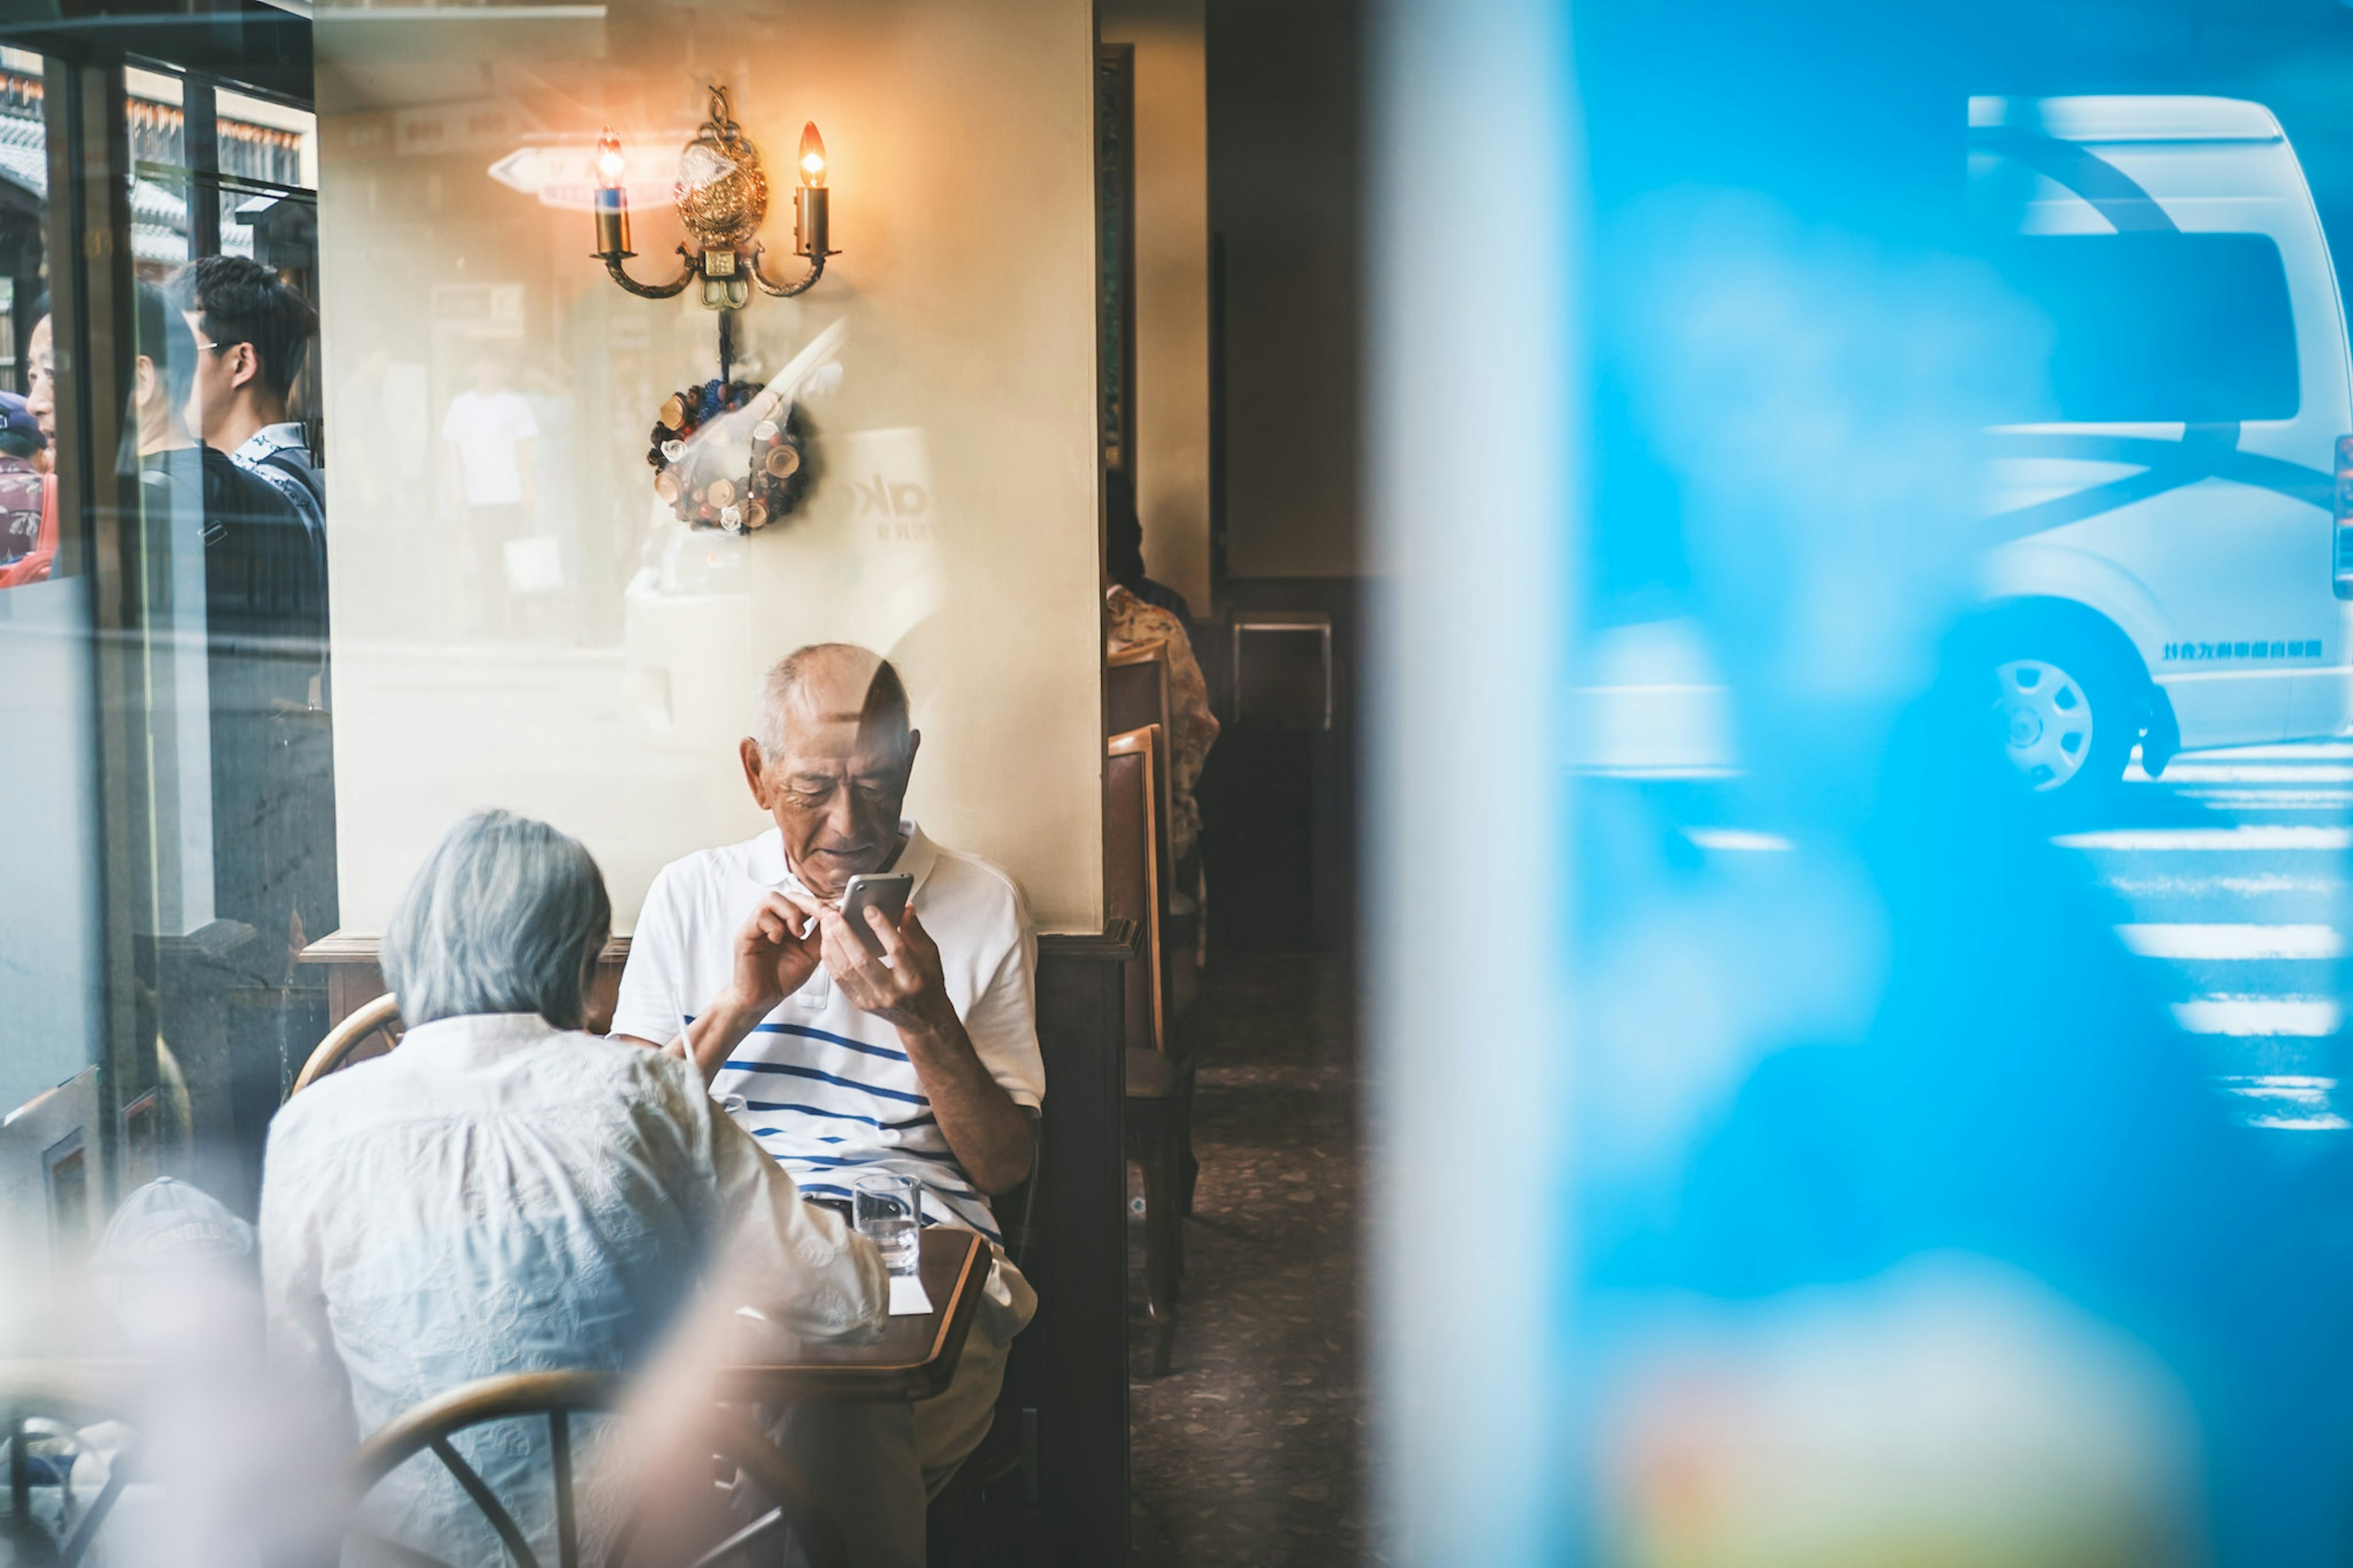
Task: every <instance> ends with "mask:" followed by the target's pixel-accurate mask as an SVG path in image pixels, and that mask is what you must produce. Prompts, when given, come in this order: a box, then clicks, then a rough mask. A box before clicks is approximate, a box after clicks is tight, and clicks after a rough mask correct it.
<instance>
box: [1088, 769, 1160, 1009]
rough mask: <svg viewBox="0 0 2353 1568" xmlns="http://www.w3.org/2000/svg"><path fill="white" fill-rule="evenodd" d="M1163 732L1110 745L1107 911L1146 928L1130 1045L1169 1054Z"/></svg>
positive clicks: (1130, 1002) (1131, 992)
mask: <svg viewBox="0 0 2353 1568" xmlns="http://www.w3.org/2000/svg"><path fill="white" fill-rule="evenodd" d="M1157 730H1158V726H1156V725H1151V724H1147V725H1145V727H1144V728H1143V729H1141V730H1130V731H1127V732H1126V733H1125V734H1122V735H1113V737H1112V738H1111V742H1110V743H1109V744H1108V745H1107V746H1105V747H1104V759H1103V787H1104V793H1105V795H1106V801H1105V810H1104V814H1103V830H1104V832H1103V913H1104V914H1105V915H1106V916H1107V917H1109V918H1111V919H1113V920H1131V921H1135V922H1136V923H1137V924H1138V925H1141V926H1142V927H1143V928H1144V934H1145V943H1144V952H1142V954H1140V955H1139V958H1138V961H1137V962H1136V963H1131V964H1129V965H1128V966H1127V980H1126V991H1127V1014H1126V1016H1127V1030H1126V1034H1127V1042H1126V1043H1127V1044H1129V1045H1131V1046H1141V1047H1150V1048H1151V1049H1153V1050H1155V1051H1156V1050H1160V1049H1163V1048H1165V1035H1164V1032H1163V1028H1162V1020H1163V1018H1164V1017H1165V1016H1166V1013H1165V1011H1164V1003H1163V999H1162V989H1161V974H1160V964H1161V953H1160V910H1161V908H1162V905H1161V899H1162V896H1163V895H1162V892H1161V882H1160V846H1159V843H1158V837H1159V833H1158V828H1159V820H1158V813H1157V811H1156V810H1155V800H1154V795H1155V779H1154V772H1155V770H1154V766H1153V764H1154V762H1155V752H1157V751H1158V750H1159V746H1158V743H1157V742H1158V740H1159V736H1158V734H1157Z"/></svg>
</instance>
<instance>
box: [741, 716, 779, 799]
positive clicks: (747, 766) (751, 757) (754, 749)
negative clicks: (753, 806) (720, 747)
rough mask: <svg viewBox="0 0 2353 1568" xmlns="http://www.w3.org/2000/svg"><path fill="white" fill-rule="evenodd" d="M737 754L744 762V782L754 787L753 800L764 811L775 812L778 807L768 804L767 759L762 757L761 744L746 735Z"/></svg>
mask: <svg viewBox="0 0 2353 1568" xmlns="http://www.w3.org/2000/svg"><path fill="white" fill-rule="evenodd" d="M735 754H736V755H737V756H739V757H741V758H742V759H743V760H744V783H745V784H750V785H751V786H752V798H753V799H754V800H755V801H757V802H759V803H760V809H761V810H762V811H774V810H775V809H776V807H775V806H773V805H769V804H768V778H767V759H766V758H765V757H763V756H761V755H760V742H757V741H755V740H754V739H752V737H751V736H749V735H746V736H744V739H743V741H742V742H740V743H739V744H738V745H737V746H736V748H735Z"/></svg>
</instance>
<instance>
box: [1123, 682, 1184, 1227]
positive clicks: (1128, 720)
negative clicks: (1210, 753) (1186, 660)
mask: <svg viewBox="0 0 2353 1568" xmlns="http://www.w3.org/2000/svg"><path fill="white" fill-rule="evenodd" d="M1175 711H1176V710H1175V699H1174V698H1173V697H1172V696H1171V695H1170V685H1169V678H1168V645H1167V644H1166V643H1165V642H1161V641H1158V640H1155V641H1152V642H1144V643H1137V644H1136V645H1135V646H1134V647H1127V648H1122V649H1121V650H1120V651H1119V652H1117V653H1114V654H1109V655H1106V656H1105V657H1104V659H1103V714H1104V720H1105V722H1106V723H1107V724H1108V726H1109V728H1110V731H1111V733H1113V734H1114V735H1118V734H1124V733H1129V732H1132V731H1137V730H1144V729H1155V730H1156V731H1157V733H1158V738H1157V740H1156V741H1155V743H1154V745H1153V754H1152V769H1153V776H1154V792H1153V793H1154V796H1155V811H1156V812H1157V814H1158V816H1159V818H1160V843H1159V847H1158V849H1157V851H1156V854H1157V857H1158V860H1159V870H1160V944H1161V951H1162V958H1161V962H1160V973H1161V1000H1162V1004H1163V1007H1164V1010H1165V1012H1166V1025H1165V1026H1164V1027H1166V1028H1167V1029H1174V1028H1175V1027H1176V1026H1178V1025H1179V1024H1180V1023H1181V1022H1182V1021H1183V1020H1184V1019H1185V1018H1187V1016H1190V1014H1191V1013H1192V1010H1193V999H1194V995H1195V993H1196V991H1197V990H1198V975H1197V974H1196V970H1197V968H1198V963H1199V950H1200V901H1199V900H1198V899H1196V898H1195V897H1194V895H1193V893H1192V891H1191V890H1189V888H1188V884H1189V883H1191V881H1192V880H1193V873H1192V870H1191V868H1190V867H1189V865H1188V866H1180V865H1178V864H1177V863H1176V844H1175V840H1174V838H1173V837H1171V830H1170V824H1171V823H1173V822H1174V821H1175V820H1176V796H1175V790H1176V766H1175V764H1174V763H1172V762H1171V760H1170V755H1171V748H1172V747H1173V746H1174V745H1175V743H1176V742H1175V737H1176V720H1175ZM1188 1206H1189V1205H1188Z"/></svg>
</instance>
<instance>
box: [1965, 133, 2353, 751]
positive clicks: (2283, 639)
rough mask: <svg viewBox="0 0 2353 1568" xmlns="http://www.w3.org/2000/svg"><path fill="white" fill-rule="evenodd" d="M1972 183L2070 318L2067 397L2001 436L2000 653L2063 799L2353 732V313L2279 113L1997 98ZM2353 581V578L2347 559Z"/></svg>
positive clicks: (2063, 361)
mask: <svg viewBox="0 0 2353 1568" xmlns="http://www.w3.org/2000/svg"><path fill="white" fill-rule="evenodd" d="M1969 128H1970V129H1969V142H1970V146H1969V174H1970V194H1971V200H1972V205H1973V207H1974V209H1975V213H1976V216H1978V218H1979V220H1980V221H1981V222H1983V223H1985V224H1988V225H1990V226H1993V227H1994V229H1995V231H1996V234H1997V236H1998V237H1996V238H1995V239H1994V240H1993V241H1992V245H1991V249H1992V253H1993V255H1994V257H1995V258H1996V260H1997V263H1998V265H2000V268H2001V269H2002V270H2003V272H2004V274H2005V275H2006V276H2007V277H2008V279H2010V283H2011V285H2012V287H2013V288H2014V289H2016V290H2017V292H2019V293H2020V294H2021V296H2023V297H2024V298H2025V299H2026V300H2029V301H2031V303H2032V304H2034V305H2035V306H2037V307H2038V308H2039V309H2040V310H2041V311H2042V314H2043V316H2044V317H2045V318H2046V319H2047V321H2049V323H2050V328H2051V338H2050V342H2049V343H2048V345H2047V348H2048V354H2049V358H2048V365H2049V399H2048V404H2047V405H2046V406H2045V407H2044V408H2043V409H2042V410H2040V411H2038V415H2039V416H2038V417H2036V418H2034V419H2032V420H2031V421H2028V422H2021V423H2019V424H2015V425H2010V426H2002V427H2001V428H2000V429H1998V430H1996V431H1994V432H1993V433H1992V457H1993V468H1992V473H1991V476H1990V478H1991V481H1992V487H1993V494H1992V506H1991V510H1992V512H1993V518H1992V528H1993V531H1994V533H1993V537H1994V541H1995V544H1996V548H1994V550H1993V551H1992V552H1991V553H1990V554H1989V559H1988V563H1987V584H1986V597H1987V599H1988V601H1989V605H1991V606H1992V609H1993V613H1992V616H1991V617H1990V618H1989V623H1988V639H1987V641H1986V643H1985V645H1984V647H1985V657H1986V658H1987V659H1988V660H1989V662H1990V663H1991V664H1992V666H1993V667H1994V668H1995V670H1996V672H1997V675H1998V678H1999V681H2000V691H2001V701H2002V705H2003V709H2004V716H2005V718H2006V719H2007V721H2008V741H2009V746H2010V757H2011V760H2012V761H2013V762H2014V763H2017V765H2018V767H2019V769H2020V771H2021V772H2022V773H2024V774H2025V775H2026V776H2027V778H2028V780H2029V781H2030V782H2031V783H2032V784H2034V786H2035V787H2036V788H2038V789H2040V790H2044V791H2048V792H2053V793H2058V792H2067V793H2089V792H2090V791H2093V790H2096V789H2100V788H2103V787H2105V786H2106V785H2108V784H2113V783H2115V782H2116V780H2117V779H2119V778H2120V777H2121V776H2122V775H2123V773H2124V771H2125V768H2126V763H2127V761H2128V760H2129V758H2130V755H2131V752H2132V751H2133V747H2134V744H2135V742H2140V743H2141V745H2142V748H2143V756H2142V763H2143V766H2144V767H2145V768H2146V769H2147V772H2148V773H2152V774H2154V773H2161V772H2162V771H2163V770H2164V767H2165V765H2166V763H2167V762H2168V760H2169V759H2170V758H2171V756H2172V755H2173V753H2174V752H2176V751H2178V750H2183V749H2198V748H2207V747H2218V746H2231V745H2242V744H2247V743H2251V742H2269V741H2281V740H2286V739H2292V738H2308V737H2318V736H2332V735H2337V734H2341V733H2343V732H2345V730H2346V727H2347V721H2348V712H2353V708H2348V696H2353V664H2348V647H2347V642H2346V636H2345V633H2346V626H2347V616H2348V609H2347V606H2346V605H2345V604H2344V603H2343V602H2341V595H2342V594H2344V593H2346V592H2348V591H2353V575H2348V576H2345V577H2339V576H2338V575H2337V544H2336V539H2337V517H2336V516H2335V511H2336V496H2335V492H2336V491H2337V488H2338V487H2337V483H2336V479H2335V470H2336V468H2337V454H2338V451H2339V443H2340V441H2342V440H2344V439H2345V438H2346V437H2347V433H2348V431H2353V372H2348V356H2347V342H2346V327H2345V310H2344V306H2343V304H2342V302H2341V301H2340V300H2339V298H2338V295H2337V278H2336V273H2335V270H2334V268H2332V266H2331V264H2330V260H2329V255H2328V245H2327V239H2326V238H2325V237H2323V235H2322V232H2321V227H2320V218H2319V216H2318V214H2317V213H2316V211H2315V209H2314V206H2313V202H2312V195H2311V192H2310V191H2309V189H2308V188H2307V187H2306V184H2305V177H2304V171H2303V169H2302V168H2301V166H2299V164H2298V163H2297V162H2296V157H2295V152H2294V150H2293V149H2292V148H2290V146H2289V145H2288V142H2287V138H2286V137H2285V135H2284V134H2283V133H2282V132H2281V130H2280V126H2279V121H2277V120H2275V119H2274V118H2273V116H2272V113H2271V111H2270V110H2267V109H2265V108H2263V106H2262V105H2260V104H2255V103H2246V102H2240V101H2237V100H2229V99H2218V98H2179V97H2154V98H2153V97H2129V98H2127V97H2110V98H2053V99H2036V100H2023V99H1999V98H1981V99H1977V100H1972V101H1971V103H1970V105H1969ZM2348 564H2353V562H2348Z"/></svg>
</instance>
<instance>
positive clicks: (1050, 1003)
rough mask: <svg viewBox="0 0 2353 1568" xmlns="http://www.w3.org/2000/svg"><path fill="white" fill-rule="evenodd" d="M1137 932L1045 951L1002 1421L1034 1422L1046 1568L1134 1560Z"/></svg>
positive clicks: (1090, 1567)
mask: <svg viewBox="0 0 2353 1568" xmlns="http://www.w3.org/2000/svg"><path fill="white" fill-rule="evenodd" d="M1141 941H1142V937H1141V933H1140V931H1139V928H1137V927H1136V926H1135V925H1134V922H1132V921H1114V922H1113V929H1112V930H1110V931H1106V932H1105V934H1103V936H1099V937H1086V936H1076V937H1074V936H1047V937H1040V938H1039V942H1038V1044H1039V1049H1040V1050H1041V1051H1042V1052H1043V1053H1044V1056H1045V1062H1046V1115H1045V1119H1044V1121H1043V1123H1042V1124H1041V1126H1040V1129H1039V1131H1040V1134H1041V1146H1040V1151H1039V1163H1040V1175H1041V1176H1042V1178H1043V1182H1044V1184H1043V1186H1042V1188H1041V1189H1040V1191H1039V1210H1040V1213H1039V1248H1038V1253H1037V1256H1036V1257H1035V1258H1033V1260H1032V1261H1033V1263H1034V1264H1035V1267H1034V1268H1033V1269H1032V1270H1031V1282H1032V1283H1033V1284H1035V1285H1036V1286H1037V1288H1038V1317H1037V1320H1036V1321H1034V1322H1032V1323H1031V1324H1030V1326H1029V1331H1028V1332H1026V1333H1024V1334H1023V1335H1022V1336H1021V1337H1020V1338H1019V1339H1018V1340H1016V1341H1015V1342H1014V1347H1013V1354H1012V1356H1011V1358H1010V1360H1009V1361H1008V1365H1007V1370H1006V1381H1007V1387H1008V1394H1009V1395H1010V1397H1009V1398H1008V1399H1007V1400H1006V1401H1004V1402H1003V1403H1001V1404H1000V1405H999V1409H1001V1410H1002V1409H1011V1410H1015V1411H1019V1410H1023V1409H1034V1410H1036V1411H1037V1412H1038V1444H1039V1470H1040V1471H1041V1472H1042V1474H1041V1477H1040V1480H1041V1483H1042V1490H1043V1493H1044V1497H1043V1501H1044V1503H1045V1507H1046V1514H1047V1521H1048V1522H1047V1529H1048V1538H1049V1547H1050V1550H1049V1557H1048V1561H1049V1562H1050V1563H1053V1564H1054V1565H1055V1568H1098V1565H1104V1564H1108V1565H1113V1568H1116V1565H1117V1564H1121V1563H1125V1562H1126V1561H1127V1530H1128V1519H1127V1206H1126V1204H1125V1202H1124V1198H1125V1195H1126V1191H1127V1166H1126V1161H1125V1157H1124V1155H1123V1153H1122V1152H1121V1148H1120V1111H1121V1099H1122V1096H1123V1095H1124V1092H1125V1087H1126V1085H1125V1074H1124V1068H1123V1058H1122V1052H1121V1048H1120V1033H1121V1018H1120V1012H1121V988H1122V981H1123V978H1124V975H1125V973H1126V970H1127V966H1128V963H1129V961H1130V960H1132V959H1133V958H1134V957H1135V956H1136V955H1137V954H1138V953H1139V952H1141V951H1142V948H1141V946H1140V945H1139V944H1140V942H1141Z"/></svg>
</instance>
